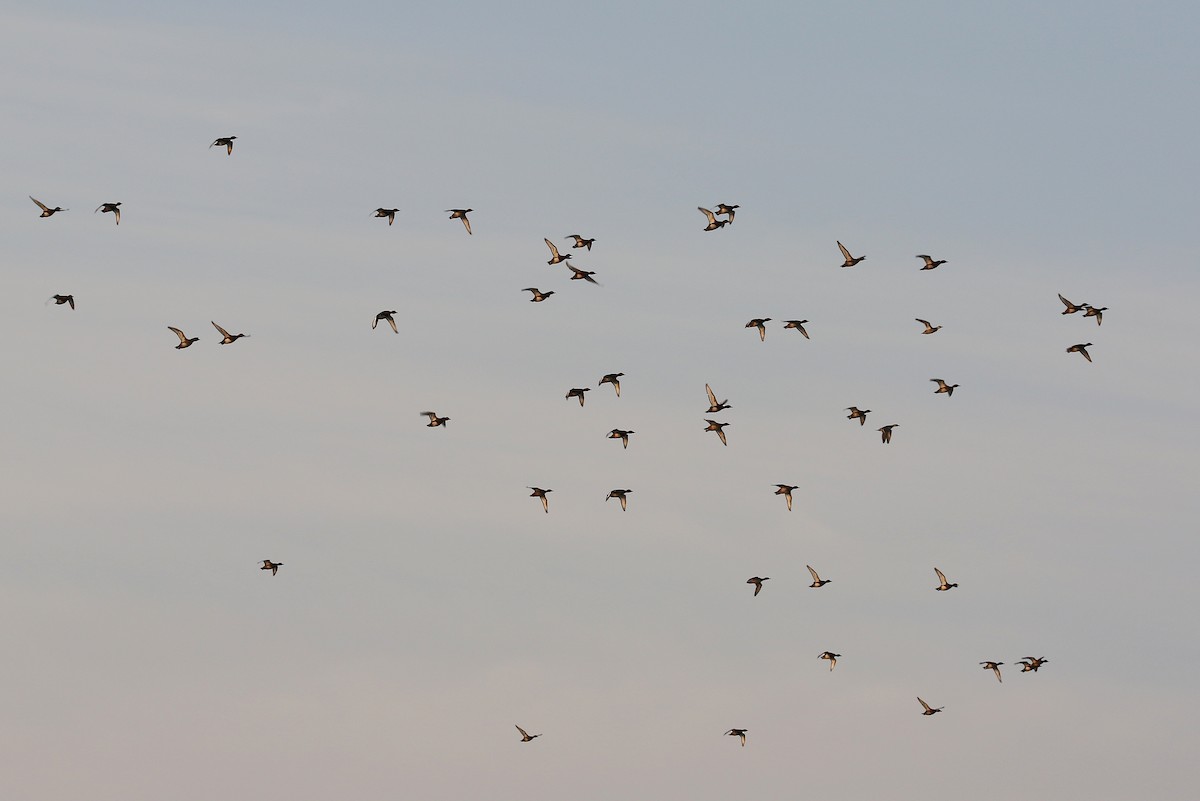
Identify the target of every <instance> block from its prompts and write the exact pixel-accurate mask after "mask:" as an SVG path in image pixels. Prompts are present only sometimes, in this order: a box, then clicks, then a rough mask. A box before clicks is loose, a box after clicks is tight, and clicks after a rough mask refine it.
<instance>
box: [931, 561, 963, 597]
mask: <svg viewBox="0 0 1200 801" xmlns="http://www.w3.org/2000/svg"><path fill="white" fill-rule="evenodd" d="M933 572H934V573H937V577H938V581H939V582H941V583H940V584H938V585H937V586H936V587H934V589H935V590H937V591H938V592H946V591H947V590H950V589H952V588H954V587H957V586H958V585H957V584H950V583H949V582H947V581H946V574H945V573H943V572H942V571H940V570H938V569H937V568H936V567H935V568H934V569H933Z"/></svg>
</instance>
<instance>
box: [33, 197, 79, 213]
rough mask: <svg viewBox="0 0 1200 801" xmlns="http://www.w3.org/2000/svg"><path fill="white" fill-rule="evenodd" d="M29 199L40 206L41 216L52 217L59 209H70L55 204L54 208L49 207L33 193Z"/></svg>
mask: <svg viewBox="0 0 1200 801" xmlns="http://www.w3.org/2000/svg"><path fill="white" fill-rule="evenodd" d="M29 199H30V200H32V201H33V202H34V203H36V204H38V208H40V209H41V210H42V213H41V216H42V217H53V216H54V215H55V214H57V213H58V212H60V211H70V209H64V208H63V207H62V206H55V207H54V208H50V207H49V206H47V205H46V204H45V203H43V202H42V201H40V200H38V199H37V198H36V197H34V196H33V195H30V196H29Z"/></svg>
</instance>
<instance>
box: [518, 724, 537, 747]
mask: <svg viewBox="0 0 1200 801" xmlns="http://www.w3.org/2000/svg"><path fill="white" fill-rule="evenodd" d="M513 725H516V724H513ZM517 731H519V732H521V742H523V743H527V742H529V741H530V740H532V739H533V738H534V737H541V736H542V735H540V734H530V733H529V732H527V731H525V730H524V729H522V728H521V727H520V726H517Z"/></svg>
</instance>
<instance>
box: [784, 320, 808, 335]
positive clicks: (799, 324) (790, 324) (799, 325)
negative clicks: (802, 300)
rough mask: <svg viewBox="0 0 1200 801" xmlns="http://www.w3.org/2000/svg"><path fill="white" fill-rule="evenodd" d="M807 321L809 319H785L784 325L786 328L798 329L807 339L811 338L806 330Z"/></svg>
mask: <svg viewBox="0 0 1200 801" xmlns="http://www.w3.org/2000/svg"><path fill="white" fill-rule="evenodd" d="M807 322H808V320H784V321H783V323H784V325H783V327H784V328H794V329H796V330H797V331H799V332H800V333H801V334H803V335H804V338H805V339H809V336H808V332H807V331H805V330H804V324H805V323H807Z"/></svg>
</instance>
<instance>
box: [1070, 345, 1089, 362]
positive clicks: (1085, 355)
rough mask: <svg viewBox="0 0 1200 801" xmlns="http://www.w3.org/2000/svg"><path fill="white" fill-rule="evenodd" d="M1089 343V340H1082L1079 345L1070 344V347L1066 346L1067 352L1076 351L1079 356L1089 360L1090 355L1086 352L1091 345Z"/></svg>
mask: <svg viewBox="0 0 1200 801" xmlns="http://www.w3.org/2000/svg"><path fill="white" fill-rule="evenodd" d="M1091 345H1092V343H1091V342H1084V343H1083V344H1081V345H1072V346H1071V347H1069V348H1067V353H1078V354H1079V355H1080V356H1082V357H1083V358H1085V359H1087V360H1088V361H1089V362H1090V361H1091V360H1092V357H1091V356H1090V355H1089V354H1088V352H1087V349H1088V348H1089V347H1091Z"/></svg>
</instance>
